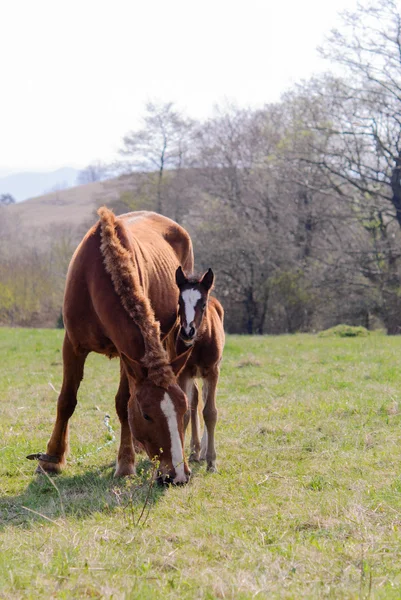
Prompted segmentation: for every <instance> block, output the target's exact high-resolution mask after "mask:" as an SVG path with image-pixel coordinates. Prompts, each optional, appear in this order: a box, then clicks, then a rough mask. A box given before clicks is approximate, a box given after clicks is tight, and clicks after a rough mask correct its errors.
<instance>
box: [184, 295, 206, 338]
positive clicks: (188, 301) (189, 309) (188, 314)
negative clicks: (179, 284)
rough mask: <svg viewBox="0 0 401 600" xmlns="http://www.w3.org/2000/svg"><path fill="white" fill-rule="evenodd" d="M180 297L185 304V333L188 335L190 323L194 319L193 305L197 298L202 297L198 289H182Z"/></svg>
mask: <svg viewBox="0 0 401 600" xmlns="http://www.w3.org/2000/svg"><path fill="white" fill-rule="evenodd" d="M181 298H182V299H183V301H184V306H185V320H186V322H187V325H186V327H185V331H186V333H187V334H188V335H189V332H190V330H191V325H190V324H191V323H192V321H193V320H194V319H195V306H196V303H197V302H198V300H200V299H201V298H202V296H201V293H200V291H199V290H194V289H192V290H184V291H183V292H182V294H181Z"/></svg>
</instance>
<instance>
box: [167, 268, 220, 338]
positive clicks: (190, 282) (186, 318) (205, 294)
mask: <svg viewBox="0 0 401 600" xmlns="http://www.w3.org/2000/svg"><path fill="white" fill-rule="evenodd" d="M175 280H176V282H177V285H178V287H179V290H180V296H179V300H178V302H179V317H180V322H181V330H180V336H181V339H182V340H183V341H184V342H185V343H186V344H187V345H190V344H192V343H193V342H194V341H195V339H196V334H197V333H198V331H199V328H200V326H201V324H202V320H203V315H204V314H205V310H206V306H207V301H208V298H209V292H210V290H211V289H212V287H213V282H214V274H213V271H212V269H209V270H208V271H206V273H205V274H204V275H203V276H202V277H201V278H200V279H197V278H194V277H190V278H188V277H186V275H185V274H184V272H183V270H182V269H181V267H178V269H177V271H176V273H175Z"/></svg>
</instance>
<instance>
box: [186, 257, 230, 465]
mask: <svg viewBox="0 0 401 600" xmlns="http://www.w3.org/2000/svg"><path fill="white" fill-rule="evenodd" d="M176 282H177V285H178V288H179V290H180V296H179V319H180V328H179V329H178V330H177V332H176V334H175V354H176V355H178V356H179V355H180V354H182V352H184V351H185V350H188V348H191V347H192V354H191V355H190V357H189V359H188V361H187V363H186V366H185V368H184V369H183V371H182V372H181V375H180V377H179V384H180V386H181V388H182V389H183V391H184V392H185V393H186V394H187V396H188V402H189V405H190V408H189V410H188V412H187V414H186V416H185V422H184V426H185V428H186V427H187V426H188V423H189V420H191V455H190V460H192V461H199V460H205V459H206V461H207V470H208V471H211V472H215V471H216V450H215V445H214V430H215V426H216V421H217V409H216V388H217V383H218V379H219V373H220V367H219V365H220V362H221V359H222V355H223V348H224V328H223V318H224V311H223V307H222V306H221V304H220V302H219V301H218V300H217V299H216V298H214V297H213V296H210V295H209V294H210V291H211V289H212V287H213V282H214V275H213V271H212V270H211V269H209V270H208V271H207V272H206V273H205V274H204V275H203V277H201V278H200V279H199V278H196V277H189V278H187V277H186V275H185V274H184V272H183V270H182V268H181V267H178V269H177V271H176ZM196 377H201V378H202V396H203V405H204V407H203V419H204V422H205V428H204V431H203V436H202V441H200V436H199V416H198V401H199V396H198V386H197V383H196V380H195V378H196Z"/></svg>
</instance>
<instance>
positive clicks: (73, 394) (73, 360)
mask: <svg viewBox="0 0 401 600" xmlns="http://www.w3.org/2000/svg"><path fill="white" fill-rule="evenodd" d="M87 356H88V352H81V353H78V354H77V353H76V352H75V351H74V348H73V346H72V344H71V342H70V339H69V337H68V334H67V333H66V334H65V337H64V343H63V365H64V375H63V385H62V388H61V392H60V395H59V397H58V401H57V417H56V422H55V424H54V428H53V433H52V435H51V438H50V440H49V442H48V444H47V454H48V455H50V456H52V457H53V458H54V459H55V460H56V462H47V461H42V460H41V461H39V465H40V466H39V467H38V469H37V472H38V473H40V472H41V471H42V469H43V470H44V471H46V472H47V473H59V472H60V471H61V468H62V467H63V466H64V465H65V463H66V455H67V454H68V450H69V443H68V442H69V431H68V421H69V419H70V417H71V416H72V414H73V412H74V410H75V407H76V405H77V392H78V388H79V384H80V383H81V381H82V379H83V376H84V364H85V360H86V357H87ZM57 459H58V460H57Z"/></svg>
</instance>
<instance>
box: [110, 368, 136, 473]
mask: <svg viewBox="0 0 401 600" xmlns="http://www.w3.org/2000/svg"><path fill="white" fill-rule="evenodd" d="M129 398H130V390H129V383H128V378H127V374H126V372H125V368H124V365H123V364H122V363H120V385H119V388H118V391H117V395H116V411H117V415H118V418H119V419H120V424H121V437H120V447H119V449H118V457H117V464H116V470H115V473H114V476H115V477H125V476H126V475H134V474H135V449H134V440H133V438H132V434H131V430H130V427H129V422H128V401H129Z"/></svg>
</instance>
